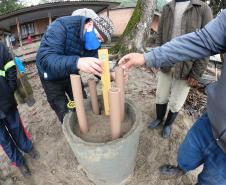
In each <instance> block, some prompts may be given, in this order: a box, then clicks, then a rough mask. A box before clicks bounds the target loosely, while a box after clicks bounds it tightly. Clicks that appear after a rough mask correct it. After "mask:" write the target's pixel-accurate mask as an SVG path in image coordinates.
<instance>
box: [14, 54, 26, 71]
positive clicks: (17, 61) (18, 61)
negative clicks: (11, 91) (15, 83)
mask: <svg viewBox="0 0 226 185" xmlns="http://www.w3.org/2000/svg"><path fill="white" fill-rule="evenodd" d="M15 62H16V66H17V69H18V71H19V73H25V67H24V65H23V63H22V61H21V60H20V58H19V57H15Z"/></svg>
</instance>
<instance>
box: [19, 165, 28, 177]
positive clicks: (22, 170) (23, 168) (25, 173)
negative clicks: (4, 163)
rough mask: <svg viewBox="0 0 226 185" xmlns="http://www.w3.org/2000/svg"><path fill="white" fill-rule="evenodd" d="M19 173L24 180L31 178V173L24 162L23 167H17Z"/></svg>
mask: <svg viewBox="0 0 226 185" xmlns="http://www.w3.org/2000/svg"><path fill="white" fill-rule="evenodd" d="M18 168H19V170H20V173H21V174H22V175H23V176H24V177H25V178H26V177H30V176H31V171H30V169H29V168H28V166H27V164H26V162H24V164H23V165H21V166H18Z"/></svg>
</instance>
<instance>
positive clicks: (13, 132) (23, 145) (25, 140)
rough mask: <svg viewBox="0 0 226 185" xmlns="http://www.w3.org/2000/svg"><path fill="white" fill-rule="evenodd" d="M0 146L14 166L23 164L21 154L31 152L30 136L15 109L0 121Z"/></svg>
mask: <svg viewBox="0 0 226 185" xmlns="http://www.w3.org/2000/svg"><path fill="white" fill-rule="evenodd" d="M0 144H1V145H2V148H3V150H4V151H5V153H6V154H7V156H8V157H9V158H10V160H11V162H12V163H13V164H15V165H16V166H21V165H23V164H24V159H23V154H22V152H25V153H29V152H30V151H31V150H32V143H31V140H30V135H29V134H28V132H27V130H26V129H25V128H24V126H23V123H22V121H21V119H20V116H19V112H18V110H17V109H13V110H10V112H9V113H8V114H7V115H5V118H4V119H1V120H0Z"/></svg>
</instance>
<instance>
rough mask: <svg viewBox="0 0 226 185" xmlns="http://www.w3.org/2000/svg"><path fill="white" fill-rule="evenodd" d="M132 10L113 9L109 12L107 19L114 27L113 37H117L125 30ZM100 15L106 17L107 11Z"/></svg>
mask: <svg viewBox="0 0 226 185" xmlns="http://www.w3.org/2000/svg"><path fill="white" fill-rule="evenodd" d="M133 10H134V8H124V9H114V10H110V11H109V17H110V19H111V20H112V22H113V24H114V26H115V32H114V35H115V36H119V35H121V34H122V33H123V31H124V30H125V28H126V26H127V24H128V22H129V20H130V18H131V16H132V14H133ZM100 15H105V16H107V11H104V12H102V13H100Z"/></svg>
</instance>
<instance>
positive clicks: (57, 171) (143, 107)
mask: <svg viewBox="0 0 226 185" xmlns="http://www.w3.org/2000/svg"><path fill="white" fill-rule="evenodd" d="M28 72H29V78H30V82H31V85H32V87H33V91H34V97H35V99H36V103H35V104H34V105H33V106H32V107H28V106H27V105H26V104H23V105H19V106H18V107H19V111H20V113H21V117H22V119H23V121H24V123H25V125H26V128H27V129H28V131H29V133H30V134H31V136H32V140H33V143H34V145H35V147H36V148H37V150H38V151H39V152H40V159H38V160H31V159H30V158H28V157H27V156H26V158H27V161H28V165H29V167H30V169H31V172H32V176H31V177H30V178H28V179H25V178H23V177H22V176H21V174H20V173H19V171H18V170H17V169H16V167H10V169H11V173H10V175H9V176H8V178H6V177H5V180H3V179H1V180H0V184H4V183H7V184H10V182H11V184H13V185H30V184H31V185H94V184H93V183H92V182H91V181H90V180H89V179H88V178H87V176H86V174H85V173H84V171H83V170H82V168H81V166H80V165H79V164H78V162H77V160H76V158H75V156H74V154H73V152H72V150H71V148H70V146H69V144H68V143H67V141H66V138H65V137H64V135H63V132H62V127H61V124H60V122H59V121H58V119H57V117H56V114H55V113H54V112H53V111H52V109H51V108H50V106H49V104H48V102H47V100H46V95H45V93H44V91H43V88H42V86H41V84H40V80H39V77H38V74H37V70H36V67H35V65H34V64H30V65H29V66H28ZM88 78H89V77H88ZM155 89H156V79H155V75H154V73H150V72H149V71H147V70H144V69H142V68H137V69H135V70H133V71H132V72H131V73H130V74H129V81H128V82H127V85H126V97H127V98H129V99H130V100H131V101H133V102H135V105H136V106H137V107H138V109H139V110H140V111H141V112H142V120H143V121H142V124H143V131H142V133H141V137H140V144H139V148H138V154H137V158H136V167H135V171H134V175H133V177H132V178H131V181H130V182H128V183H127V185H192V184H195V183H196V180H197V174H198V173H199V172H200V170H201V169H198V170H195V171H193V172H191V173H188V174H186V175H184V176H183V177H181V178H178V179H171V180H165V178H164V177H162V176H161V175H160V173H159V167H160V166H161V165H163V164H166V163H171V164H176V155H177V150H178V147H179V145H180V144H181V143H182V141H183V139H184V137H185V135H186V133H187V132H188V130H189V128H190V127H191V126H192V124H193V122H194V121H195V119H194V118H193V117H191V116H188V115H187V114H185V113H184V110H183V109H182V110H181V111H180V113H179V115H178V117H177V119H176V121H175V124H174V125H173V132H172V137H171V138H170V139H163V138H162V136H161V131H162V125H161V126H160V127H158V128H157V129H154V130H150V129H147V123H148V121H151V120H153V119H154V118H155V96H154V91H155Z"/></svg>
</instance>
